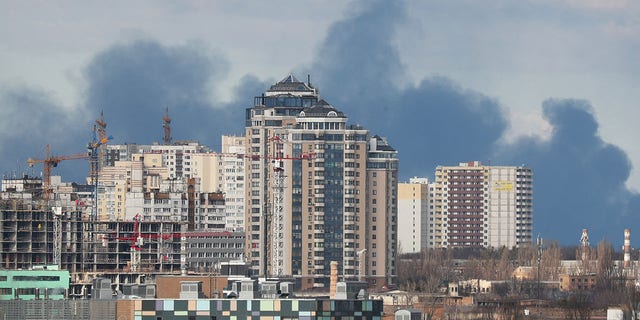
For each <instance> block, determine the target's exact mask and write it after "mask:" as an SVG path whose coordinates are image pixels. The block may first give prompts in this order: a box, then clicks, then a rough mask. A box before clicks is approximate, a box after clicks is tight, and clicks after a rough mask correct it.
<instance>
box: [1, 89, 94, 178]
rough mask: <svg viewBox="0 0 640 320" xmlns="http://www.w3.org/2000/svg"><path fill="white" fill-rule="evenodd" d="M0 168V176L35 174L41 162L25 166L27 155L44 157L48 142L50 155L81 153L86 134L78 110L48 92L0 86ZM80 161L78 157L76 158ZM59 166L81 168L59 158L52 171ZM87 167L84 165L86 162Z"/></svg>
mask: <svg viewBox="0 0 640 320" xmlns="http://www.w3.org/2000/svg"><path fill="white" fill-rule="evenodd" d="M0 106H1V108H2V117H1V118H0V135H1V136H2V137H1V139H0V170H1V173H2V176H3V177H7V178H11V177H21V176H22V175H23V174H29V175H31V176H39V175H40V174H41V172H42V165H41V164H39V165H36V166H34V167H33V168H28V167H27V162H26V161H27V159H28V158H34V159H44V158H45V157H46V153H45V146H46V145H47V144H49V145H50V146H51V154H52V155H67V154H76V153H82V152H84V151H85V145H86V143H87V141H89V138H90V135H89V134H88V133H87V134H84V135H83V129H84V128H86V127H88V122H87V121H86V120H85V119H86V115H85V114H84V112H83V111H82V110H73V111H70V109H69V108H64V107H63V106H62V105H60V104H58V103H56V102H55V99H53V97H51V96H50V95H49V94H48V93H46V92H44V91H42V90H40V89H37V88H31V87H26V86H17V85H15V86H5V87H2V88H0ZM76 161H82V160H76ZM63 168H68V169H70V168H78V169H77V170H80V169H79V168H85V167H84V166H82V165H78V164H67V163H66V162H63V163H61V164H60V165H59V168H56V169H55V171H54V174H60V169H63ZM86 168H87V170H88V165H86Z"/></svg>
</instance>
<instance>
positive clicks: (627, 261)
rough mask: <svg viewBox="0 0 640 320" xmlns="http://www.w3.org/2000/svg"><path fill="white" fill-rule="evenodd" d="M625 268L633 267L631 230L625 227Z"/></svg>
mask: <svg viewBox="0 0 640 320" xmlns="http://www.w3.org/2000/svg"><path fill="white" fill-rule="evenodd" d="M623 265H624V268H625V269H628V268H629V267H631V230H629V229H624V264H623Z"/></svg>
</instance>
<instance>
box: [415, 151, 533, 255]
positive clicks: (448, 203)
mask: <svg viewBox="0 0 640 320" xmlns="http://www.w3.org/2000/svg"><path fill="white" fill-rule="evenodd" d="M532 187H533V173H532V170H531V168H528V167H524V166H522V167H515V166H485V165H482V164H481V163H480V162H479V161H473V162H468V163H461V164H460V165H458V166H438V167H437V168H436V172H435V183H434V184H433V187H432V188H433V192H432V197H433V200H434V201H433V207H432V208H431V207H430V215H429V233H430V235H429V244H428V246H429V247H434V248H447V247H494V248H497V247H502V246H506V247H508V248H512V247H517V246H520V245H524V244H530V243H531V241H532V239H533V238H532V236H533V235H532V234H533V189H532Z"/></svg>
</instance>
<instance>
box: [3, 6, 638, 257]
mask: <svg viewBox="0 0 640 320" xmlns="http://www.w3.org/2000/svg"><path fill="white" fill-rule="evenodd" d="M383 4H384V5H383ZM404 10H405V8H404V7H403V5H402V2H399V3H393V4H391V5H388V4H387V3H386V2H382V1H361V2H355V3H354V5H353V8H352V9H351V10H350V11H349V12H350V15H348V16H346V17H345V18H344V19H343V20H342V21H339V22H337V23H336V24H334V25H333V26H332V27H331V28H330V30H329V32H328V34H327V36H326V39H325V40H324V42H323V43H322V44H321V46H320V47H319V48H318V50H317V55H316V56H315V57H314V59H313V63H312V64H311V65H309V66H302V67H296V70H295V72H296V73H298V76H299V78H301V79H303V78H304V75H306V73H310V74H311V76H312V84H313V85H314V86H316V87H318V88H319V89H320V92H321V95H322V97H323V98H324V99H325V100H327V102H329V103H330V104H332V105H333V106H334V107H336V108H337V109H339V110H341V111H343V112H345V113H346V115H347V116H348V117H349V119H350V122H351V123H358V124H361V125H363V126H364V127H366V128H368V129H370V130H371V131H372V133H373V134H377V135H380V136H384V137H387V138H388V140H389V142H390V144H391V145H392V146H393V147H394V148H396V149H397V150H398V152H399V157H400V172H401V179H402V180H407V179H408V178H409V177H412V176H429V177H432V175H433V172H434V169H435V166H437V165H456V164H458V163H459V162H466V161H471V160H480V161H482V162H484V163H487V162H489V161H491V164H497V165H521V164H525V165H527V166H530V167H531V168H533V170H534V225H535V230H534V232H535V233H536V234H538V233H540V234H541V236H542V237H543V238H548V239H549V238H550V239H557V240H559V241H560V242H561V243H563V244H571V245H572V244H577V243H578V240H579V238H580V231H581V230H582V228H588V229H589V232H590V236H591V239H594V240H596V241H599V240H600V239H603V238H607V239H608V240H609V241H611V242H612V243H618V242H620V243H621V242H622V232H623V230H624V228H626V227H630V228H631V229H632V241H633V242H634V243H637V242H638V239H640V230H638V231H637V232H634V229H633V226H635V225H638V222H639V220H640V219H639V218H638V215H637V214H638V213H640V195H638V194H637V193H634V192H632V191H630V190H628V189H627V188H626V187H625V181H626V179H627V178H628V176H629V173H630V170H631V166H630V162H629V159H628V157H627V155H626V154H625V152H624V151H623V150H621V149H620V148H618V147H617V146H615V145H612V144H609V143H606V142H604V141H603V140H602V139H601V138H600V136H599V135H598V123H597V121H596V119H595V117H594V115H593V110H592V107H591V106H590V103H589V102H588V101H583V100H574V99H549V100H547V101H545V102H544V104H543V106H542V110H543V112H544V116H545V118H546V120H547V121H548V122H549V124H550V125H551V126H552V128H553V131H552V133H551V136H550V137H549V139H548V140H539V139H537V138H522V139H519V140H516V141H514V142H513V143H509V144H506V143H505V142H504V141H505V140H504V139H503V138H504V134H505V133H506V132H507V129H508V126H510V125H511V126H518V125H519V124H518V123H509V122H508V120H507V119H508V117H507V116H506V112H507V110H508V108H509V106H504V105H501V104H500V103H499V102H498V101H497V100H496V99H495V98H493V97H491V96H489V95H487V94H484V93H482V92H479V91H477V90H474V89H473V88H464V87H462V86H461V85H459V84H457V83H456V82H455V81H453V80H451V79H448V78H447V77H444V76H440V77H427V78H424V79H422V80H421V81H419V82H418V83H417V84H415V85H411V84H407V83H404V82H403V78H404V77H405V76H406V75H407V70H405V67H404V66H403V64H402V62H401V60H400V58H399V56H400V55H399V54H398V51H397V49H396V46H395V45H394V32H395V27H396V25H397V24H398V23H400V22H401V21H402V20H403V19H404V17H405V12H404ZM470 58H472V57H470ZM229 68H230V66H229V62H228V61H227V59H226V58H225V57H223V56H220V55H217V54H212V53H211V52H210V50H209V48H206V47H204V46H202V45H198V44H189V45H183V46H167V45H163V44H161V43H159V42H158V41H155V40H153V39H144V40H137V41H131V42H127V43H121V44H116V45H113V46H112V47H110V48H107V49H105V50H104V51H102V52H100V53H99V54H97V55H96V56H95V57H94V58H93V59H92V60H91V61H90V62H89V63H88V65H87V66H86V69H85V72H84V76H85V80H86V82H87V85H86V91H85V93H84V100H83V103H82V107H79V108H78V110H80V111H78V112H74V113H69V112H63V111H60V110H64V109H65V108H62V107H61V106H59V105H56V103H54V102H52V101H54V99H52V97H50V96H48V95H47V94H46V93H43V92H41V91H40V90H37V89H33V88H24V87H4V88H0V103H2V105H3V111H5V112H6V113H5V114H6V115H8V116H4V117H3V118H2V119H0V124H2V126H1V127H0V130H2V133H3V135H4V136H3V138H2V140H1V142H2V144H0V152H1V155H0V157H2V158H1V159H2V164H3V165H2V172H3V173H8V172H12V171H17V170H16V168H17V167H19V166H18V165H17V164H18V163H23V164H24V166H26V163H25V161H26V158H28V157H31V156H41V157H43V156H44V146H45V145H46V144H47V143H51V144H52V145H55V148H54V149H52V150H53V151H54V152H55V153H58V154H62V153H75V152H77V151H83V148H84V146H85V145H86V142H87V141H88V140H89V139H90V138H91V134H90V130H91V126H92V122H93V121H94V120H95V118H97V117H99V114H100V112H101V111H104V114H105V118H106V120H107V122H108V127H107V132H108V134H109V135H113V136H114V140H113V142H112V143H125V142H129V143H134V142H135V143H145V144H147V143H152V142H154V141H156V142H160V141H161V140H162V116H163V113H164V108H165V107H169V110H170V116H171V118H172V119H173V121H172V124H171V125H172V136H173V138H174V139H176V140H180V139H193V140H199V141H200V142H201V143H203V144H206V145H209V146H212V147H213V148H214V149H218V150H219V144H220V142H219V141H220V136H221V135H223V134H243V133H244V113H245V108H247V107H249V106H251V104H252V102H253V96H256V95H260V94H261V93H262V92H263V91H264V90H266V89H267V88H268V86H269V85H271V84H272V83H273V81H272V79H276V78H283V77H284V76H286V74H281V75H246V76H245V77H244V78H242V80H241V82H240V83H238V85H237V86H236V88H235V91H234V92H233V93H232V94H231V95H230V96H232V97H234V98H235V99H234V100H233V101H231V102H229V103H225V104H220V103H217V102H216V101H217V100H216V97H214V96H213V92H215V90H214V88H215V86H216V84H219V83H220V82H222V81H225V78H226V75H227V72H228V69H229ZM292 68H293V66H292ZM261 77H262V78H261ZM264 78H268V79H269V80H268V81H267V80H262V79H264ZM575 98H578V99H579V98H580V97H575ZM86 167H87V165H86V163H83V164H77V163H74V164H67V163H65V164H61V165H60V166H59V167H58V168H56V169H55V172H54V173H57V174H62V175H63V176H64V177H65V179H64V180H69V179H73V180H75V181H79V180H80V179H81V178H82V177H84V176H85V175H86V172H87V169H86ZM40 168H41V166H40ZM39 170H41V169H39ZM36 173H37V172H36Z"/></svg>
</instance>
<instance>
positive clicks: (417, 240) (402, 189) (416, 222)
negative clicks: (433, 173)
mask: <svg viewBox="0 0 640 320" xmlns="http://www.w3.org/2000/svg"><path fill="white" fill-rule="evenodd" d="M428 215H429V179H428V178H417V177H415V178H411V179H409V182H408V183H406V182H405V183H399V184H398V252H399V253H417V252H420V251H421V250H422V249H424V248H427V245H428V239H429V233H428V232H429V228H428V226H429V216H428Z"/></svg>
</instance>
